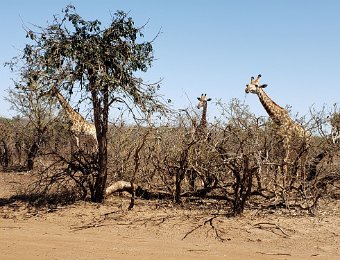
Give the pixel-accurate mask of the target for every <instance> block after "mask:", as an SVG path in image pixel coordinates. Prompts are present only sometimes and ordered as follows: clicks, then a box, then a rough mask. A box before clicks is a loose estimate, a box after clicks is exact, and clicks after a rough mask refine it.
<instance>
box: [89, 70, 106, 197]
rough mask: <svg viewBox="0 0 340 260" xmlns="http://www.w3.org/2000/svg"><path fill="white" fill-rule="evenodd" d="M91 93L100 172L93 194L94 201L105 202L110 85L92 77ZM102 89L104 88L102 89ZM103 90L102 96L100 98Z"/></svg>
mask: <svg viewBox="0 0 340 260" xmlns="http://www.w3.org/2000/svg"><path fill="white" fill-rule="evenodd" d="M91 81H92V82H91V95H92V104H93V110H94V115H93V116H94V123H95V126H96V132H97V141H98V151H97V152H98V173H97V177H96V179H95V182H94V192H93V194H91V198H92V201H93V202H103V200H104V198H105V188H106V179H107V131H108V117H109V91H108V86H101V87H99V86H97V85H96V79H95V77H93V78H91ZM100 89H102V90H100ZM99 92H101V93H102V94H103V95H102V96H103V97H102V98H100V99H99V98H98V97H99V96H100V95H98V94H99Z"/></svg>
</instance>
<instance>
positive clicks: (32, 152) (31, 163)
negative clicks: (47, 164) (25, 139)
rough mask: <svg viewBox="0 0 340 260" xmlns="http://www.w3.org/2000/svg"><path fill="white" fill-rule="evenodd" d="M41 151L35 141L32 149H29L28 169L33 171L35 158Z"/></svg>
mask: <svg viewBox="0 0 340 260" xmlns="http://www.w3.org/2000/svg"><path fill="white" fill-rule="evenodd" d="M38 151H39V145H38V144H37V143H36V142H34V143H33V144H32V145H31V147H30V149H29V150H28V154H27V170H29V171H31V170H33V166H34V159H35V157H36V156H37V154H38Z"/></svg>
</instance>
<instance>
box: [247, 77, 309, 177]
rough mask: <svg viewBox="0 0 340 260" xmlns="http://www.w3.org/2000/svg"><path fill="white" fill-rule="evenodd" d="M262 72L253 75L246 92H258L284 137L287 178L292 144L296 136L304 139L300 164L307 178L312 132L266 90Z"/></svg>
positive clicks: (302, 172) (279, 132) (284, 165)
mask: <svg viewBox="0 0 340 260" xmlns="http://www.w3.org/2000/svg"><path fill="white" fill-rule="evenodd" d="M260 78H261V74H259V75H258V76H257V78H256V79H254V77H251V80H250V84H247V85H246V89H245V92H246V93H252V94H256V95H257V96H258V98H259V100H260V102H261V104H262V106H263V107H264V109H265V110H266V112H267V113H268V115H269V116H270V118H271V119H272V120H273V121H274V123H275V124H276V125H277V126H278V134H279V136H280V137H281V138H282V139H283V148H284V152H285V155H284V158H283V173H284V176H285V178H287V174H288V160H289V158H290V154H291V152H292V144H294V143H293V141H294V142H295V140H296V139H295V138H298V139H300V140H302V141H303V143H302V144H303V145H304V146H303V149H304V150H303V151H304V152H303V154H302V155H301V160H300V165H301V177H302V178H303V179H304V178H305V158H304V157H305V155H306V153H305V149H306V148H307V146H308V141H309V137H310V133H309V132H308V131H306V130H305V129H304V128H303V127H302V126H301V125H300V124H298V123H296V122H294V121H293V120H292V119H291V118H290V116H289V114H288V111H287V110H286V109H284V108H282V107H280V106H279V105H278V104H276V103H275V102H274V101H273V100H272V99H271V98H270V97H269V96H268V95H267V94H266V93H265V92H264V90H263V89H264V88H265V87H267V84H260Z"/></svg>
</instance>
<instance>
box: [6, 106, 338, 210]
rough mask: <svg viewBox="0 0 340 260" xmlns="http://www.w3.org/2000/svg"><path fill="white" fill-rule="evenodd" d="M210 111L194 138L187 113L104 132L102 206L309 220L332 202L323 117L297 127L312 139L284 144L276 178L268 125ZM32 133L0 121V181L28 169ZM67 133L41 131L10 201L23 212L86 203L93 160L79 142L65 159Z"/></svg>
mask: <svg viewBox="0 0 340 260" xmlns="http://www.w3.org/2000/svg"><path fill="white" fill-rule="evenodd" d="M217 105H218V106H220V109H221V111H222V117H221V119H219V120H217V119H216V120H215V122H213V123H211V124H209V127H208V132H207V133H203V134H199V135H197V134H196V133H195V126H196V123H195V122H196V121H197V120H198V118H197V115H196V114H195V112H194V111H189V112H188V111H187V113H181V114H174V116H173V117H172V118H171V119H168V123H167V124H166V125H158V126H145V125H144V126H138V125H128V124H125V123H124V122H123V121H119V122H115V123H113V124H111V126H110V131H109V138H108V147H109V149H108V151H109V157H108V158H109V160H108V173H109V174H108V185H107V186H110V185H111V184H113V185H118V186H117V187H116V188H112V187H113V186H112V187H111V191H109V192H107V196H109V195H110V194H111V193H113V192H123V191H125V192H128V193H129V194H130V196H131V204H130V208H132V207H133V206H134V205H133V202H134V199H135V197H140V198H142V199H146V200H150V199H151V200H165V201H169V202H172V203H177V204H181V205H183V206H185V205H191V206H192V202H196V203H197V202H200V203H203V204H209V205H213V206H212V208H216V207H217V208H219V209H222V210H223V211H224V212H225V215H230V214H232V215H237V214H240V213H242V212H243V211H244V209H245V208H249V209H256V210H259V209H260V210H265V209H279V208H284V209H287V210H292V209H294V210H297V209H298V210H303V211H305V212H309V213H313V212H314V211H315V210H316V209H317V205H318V201H319V200H320V198H325V199H326V198H329V199H330V198H332V199H338V198H339V194H340V193H339V179H340V175H339V172H340V163H339V161H340V158H339V143H335V144H334V143H333V142H332V139H331V137H330V135H329V134H327V129H328V132H329V126H327V122H328V121H330V120H329V117H328V116H327V115H325V113H324V112H323V113H318V114H317V115H316V114H314V115H313V116H312V118H311V120H310V121H309V122H308V123H305V127H306V129H308V130H309V131H310V132H312V133H314V134H313V136H312V138H311V140H310V141H309V145H308V147H307V149H306V147H305V146H304V145H301V143H302V142H301V140H295V141H294V144H295V145H294V147H293V149H294V150H293V152H292V153H291V156H290V161H289V165H288V169H289V174H288V176H284V174H283V171H282V168H283V160H282V158H283V152H284V151H283V149H282V145H281V142H282V140H280V138H279V136H278V135H277V133H276V128H275V125H274V124H273V123H272V122H271V121H268V120H266V119H265V118H257V117H255V116H254V115H253V114H252V113H250V112H249V110H248V108H247V107H246V106H244V105H242V104H240V103H239V102H238V101H237V100H232V101H231V102H230V103H229V104H217ZM321 115H323V117H321ZM331 118H333V117H331ZM59 119H60V118H59ZM169 122H173V123H169ZM35 125H36V124H33V123H32V122H30V121H29V120H24V119H13V120H2V124H1V127H2V135H1V140H0V141H1V165H2V167H3V171H27V169H30V168H29V166H30V165H32V163H30V160H32V158H30V157H31V155H30V153H31V150H32V149H31V148H30V147H32V146H34V145H35V144H36V143H37V141H36V137H35V136H34V133H35V132H36V131H37V129H36V127H35ZM67 129H68V127H67V125H65V124H64V125H63V124H62V121H59V120H54V121H53V123H50V124H49V125H48V128H47V129H46V131H45V132H44V133H43V135H42V137H41V145H40V146H39V149H38V150H39V151H38V152H37V153H36V156H35V157H34V162H35V163H34V165H35V167H34V169H33V170H31V171H30V174H31V175H32V182H31V183H30V184H29V185H27V187H26V189H25V191H24V193H23V194H17V196H18V198H19V197H21V198H25V199H27V200H29V202H30V203H33V204H39V203H55V202H57V203H70V202H73V201H76V200H87V198H91V196H92V195H93V185H94V181H93V180H94V179H95V176H94V174H96V167H97V161H96V160H97V157H96V155H95V153H93V150H92V148H91V143H90V142H89V140H88V139H87V138H86V137H82V138H81V145H80V148H79V149H77V150H76V151H75V152H74V153H72V149H71V139H72V138H70V136H71V135H70V134H69V133H68V130H67ZM325 129H326V130H325ZM302 156H305V157H306V158H307V160H306V161H305V164H301V163H299V162H300V159H301V157H302ZM302 167H304V168H305V171H306V176H303V175H302V174H301V173H302V171H301V169H302ZM33 180H34V181H33ZM119 181H120V182H119ZM66 195H67V196H66ZM37 201H39V203H37ZM194 205H196V204H194Z"/></svg>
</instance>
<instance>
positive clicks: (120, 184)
mask: <svg viewBox="0 0 340 260" xmlns="http://www.w3.org/2000/svg"><path fill="white" fill-rule="evenodd" d="M123 191H126V192H128V193H130V194H132V185H131V182H127V181H116V182H115V183H113V184H112V185H110V186H109V187H107V188H106V190H105V196H106V197H107V196H109V195H111V194H112V193H115V192H123Z"/></svg>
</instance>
